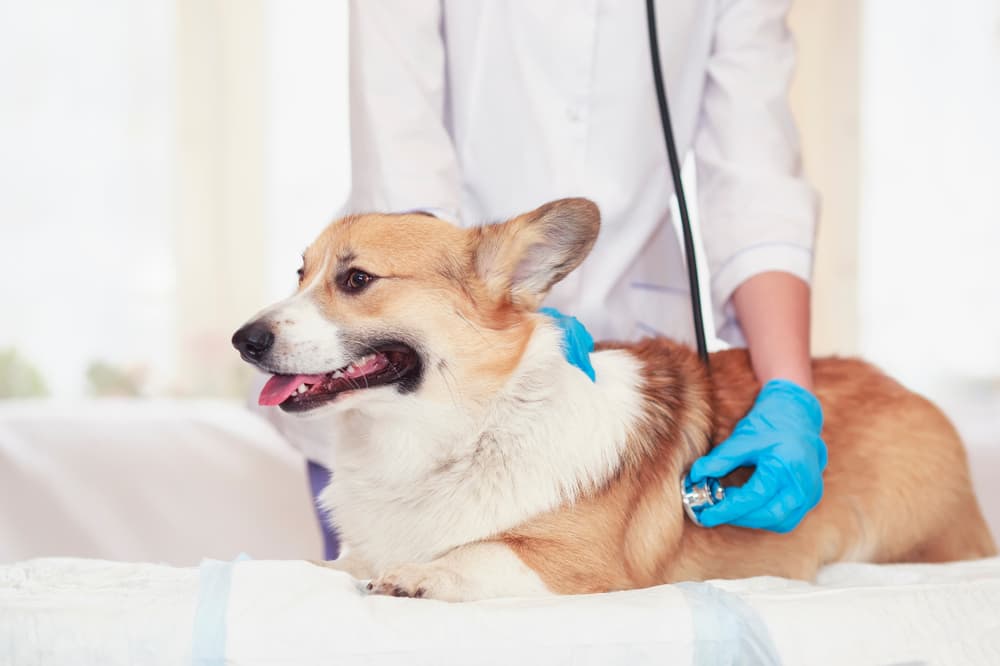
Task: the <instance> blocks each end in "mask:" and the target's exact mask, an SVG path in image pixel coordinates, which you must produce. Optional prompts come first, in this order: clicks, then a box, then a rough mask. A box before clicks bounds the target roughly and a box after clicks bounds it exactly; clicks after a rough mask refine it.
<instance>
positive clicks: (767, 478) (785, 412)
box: [689, 379, 826, 533]
mask: <svg viewBox="0 0 1000 666" xmlns="http://www.w3.org/2000/svg"><path fill="white" fill-rule="evenodd" d="M822 427H823V410H822V408H821V407H820V404H819V401H818V400H817V399H816V397H815V396H814V395H813V394H812V393H810V392H809V391H807V390H805V389H804V388H802V387H800V386H798V385H797V384H794V383H792V382H789V381H785V380H783V379H777V380H773V381H770V382H768V383H767V384H765V385H764V388H762V389H761V391H760V393H759V394H758V396H757V401H756V402H755V403H754V405H753V407H752V408H751V409H750V412H749V413H748V414H747V415H746V416H745V417H743V419H742V420H740V422H739V423H738V424H736V428H735V429H734V430H733V432H732V434H731V435H730V436H729V439H727V440H726V441H724V442H722V443H721V444H719V445H718V446H716V447H715V448H714V449H712V450H711V451H709V452H708V454H707V455H705V456H704V457H702V458H699V459H698V460H696V461H695V463H694V465H692V467H691V472H690V475H689V477H690V479H691V481H692V482H693V483H694V482H698V481H701V480H702V479H704V478H706V477H714V478H718V477H722V476H725V475H726V474H729V473H730V472H732V471H733V470H734V469H736V468H737V467H746V466H750V465H755V466H756V467H757V469H756V470H755V471H754V473H753V475H751V477H750V479H749V480H748V481H747V482H746V484H744V485H743V486H742V487H728V488H726V496H725V499H723V500H722V501H721V502H719V503H718V504H716V505H714V506H710V507H706V508H705V509H703V510H702V511H701V512H700V513H699V514H698V519H699V520H700V521H701V523H702V525H704V526H705V527H715V526H716V525H722V524H724V523H727V524H730V525H737V526H739V527H755V528H757V529H764V530H771V531H774V532H782V533H784V532H791V531H792V530H793V529H794V528H795V526H796V525H798V524H799V522H800V521H801V520H802V518H803V517H804V516H805V515H806V513H808V512H809V510H810V509H812V508H813V507H814V506H816V504H818V503H819V500H820V498H821V497H822V496H823V470H824V469H825V468H826V444H824V443H823V440H822V439H820V429H821V428H822Z"/></svg>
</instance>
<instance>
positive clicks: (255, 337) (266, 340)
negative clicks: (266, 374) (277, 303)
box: [233, 321, 274, 362]
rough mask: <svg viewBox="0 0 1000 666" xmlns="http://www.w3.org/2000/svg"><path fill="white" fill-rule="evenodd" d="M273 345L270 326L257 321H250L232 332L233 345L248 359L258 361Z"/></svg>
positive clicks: (272, 334)
mask: <svg viewBox="0 0 1000 666" xmlns="http://www.w3.org/2000/svg"><path fill="white" fill-rule="evenodd" d="M273 345H274V333H272V332H271V327H270V326H268V325H267V324H264V323H262V322H259V321H254V322H250V323H249V324H247V325H246V326H244V327H243V328H241V329H240V330H238V331H236V333H234V334H233V346H234V347H236V349H237V350H238V351H239V352H240V354H242V356H243V358H245V359H246V360H248V361H251V362H253V361H259V360H260V359H261V358H262V357H263V356H264V354H266V353H267V352H268V351H269V350H270V349H271V347H272V346H273Z"/></svg>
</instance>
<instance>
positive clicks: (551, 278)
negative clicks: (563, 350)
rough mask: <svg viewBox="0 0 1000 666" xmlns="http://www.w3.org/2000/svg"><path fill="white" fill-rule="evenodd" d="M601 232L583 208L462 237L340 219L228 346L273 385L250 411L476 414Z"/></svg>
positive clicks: (427, 221)
mask: <svg viewBox="0 0 1000 666" xmlns="http://www.w3.org/2000/svg"><path fill="white" fill-rule="evenodd" d="M599 227H600V215H599V213H598V210H597V206H595V205H594V204H593V203H592V202H590V201H588V200H586V199H562V200H559V201H554V202H552V203H549V204H546V205H544V206H542V207H541V208H538V209H537V210H534V211H532V212H530V213H526V214H524V215H521V216H519V217H516V218H514V219H512V220H509V221H507V222H504V223H501V224H494V225H490V226H484V227H478V228H472V229H460V228H458V227H455V226H452V225H450V224H448V223H447V222H443V221H441V220H438V219H436V218H433V217H428V216H426V215H419V214H404V215H360V216H352V217H346V218H344V219H341V220H338V221H336V222H334V223H333V224H331V225H330V226H329V227H327V228H326V230H324V231H323V233H322V234H321V235H320V236H319V238H318V239H317V240H316V241H315V242H314V243H313V244H312V245H311V246H310V247H309V249H308V250H306V252H305V254H304V255H303V264H302V268H300V269H299V287H298V290H297V291H296V293H295V294H294V295H292V296H291V297H290V298H288V299H286V300H284V301H281V302H279V303H277V304H275V305H273V306H272V307H270V308H268V309H266V310H265V311H263V312H262V313H261V314H259V315H257V316H256V317H254V319H252V320H251V321H250V322H248V323H247V324H246V325H245V326H243V327H242V328H241V329H240V330H238V331H237V332H236V334H235V335H234V336H233V346H235V347H236V349H238V350H239V352H240V354H241V355H242V357H243V359H244V360H246V361H248V362H249V363H252V364H254V365H256V366H257V367H259V368H260V369H262V370H264V371H266V372H269V373H271V374H273V375H274V376H273V377H272V378H271V379H270V380H269V381H268V383H267V384H266V385H265V387H264V389H263V390H262V392H261V395H260V403H261V404H263V405H280V406H281V408H282V409H283V410H285V411H290V412H301V411H306V410H311V409H313V408H316V407H320V406H323V405H332V406H341V407H345V406H358V405H360V404H370V403H373V402H374V401H380V400H381V401H384V400H386V399H394V398H397V397H398V396H400V395H405V394H411V395H417V396H419V397H427V398H429V399H437V398H440V399H444V400H454V399H455V396H456V395H461V396H462V397H463V399H466V400H482V399H484V398H488V397H489V395H490V394H491V392H495V391H497V390H499V388H500V386H502V384H503V382H504V381H505V380H506V378H507V377H509V375H510V374H511V373H512V372H513V370H514V368H515V367H516V366H517V363H518V361H519V360H520V357H521V354H522V352H523V351H524V348H525V346H526V345H527V342H528V339H529V338H530V336H531V333H532V331H533V330H534V326H535V322H536V321H537V315H536V314H535V311H536V310H537V308H538V306H539V304H540V303H541V301H542V299H543V298H544V296H545V294H546V293H548V291H549V289H551V288H552V286H553V285H554V284H555V283H557V282H558V281H559V280H561V279H562V278H564V277H565V276H566V275H567V274H569V273H570V272H571V271H572V270H573V269H574V268H576V267H577V266H578V265H579V264H580V262H582V261H583V259H584V258H585V257H586V256H587V254H588V252H589V251H590V248H591V247H592V246H593V244H594V241H595V240H596V238H597V233H598V229H599Z"/></svg>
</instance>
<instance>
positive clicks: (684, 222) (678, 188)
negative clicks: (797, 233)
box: [646, 0, 709, 368]
mask: <svg viewBox="0 0 1000 666" xmlns="http://www.w3.org/2000/svg"><path fill="white" fill-rule="evenodd" d="M646 25H647V26H649V55H650V58H651V59H652V61H653V81H654V83H655V84H656V101H657V102H658V103H659V105H660V123H661V124H662V125H663V138H664V140H665V141H666V144H667V157H668V158H669V160H670V175H671V176H673V180H674V192H675V193H676V194H677V207H678V208H679V209H680V212H681V232H682V234H683V236H684V257H685V259H686V262H687V272H688V285H689V289H690V293H691V316H692V318H693V319H694V337H695V343H696V345H697V347H698V356H699V357H700V358H701V361H702V363H704V364H705V367H706V368H708V367H709V365H708V345H707V344H706V342H705V321H704V317H703V316H702V312H701V287H700V285H699V282H698V264H697V260H696V258H695V252H694V236H693V234H692V233H691V218H690V217H689V216H688V208H687V200H686V199H685V197H684V184H683V183H682V182H681V164H680V159H678V157H677V143H676V142H675V141H674V131H673V128H672V126H671V125H670V110H669V108H668V107H667V91H666V88H665V87H664V85H663V67H662V65H661V64H660V45H659V41H658V40H657V38H656V9H655V8H654V7H653V0H646Z"/></svg>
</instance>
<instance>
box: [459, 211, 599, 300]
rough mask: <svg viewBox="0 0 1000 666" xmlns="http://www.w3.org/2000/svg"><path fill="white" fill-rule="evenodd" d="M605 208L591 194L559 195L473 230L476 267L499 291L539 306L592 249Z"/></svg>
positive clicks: (512, 297) (494, 288)
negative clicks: (563, 196)
mask: <svg viewBox="0 0 1000 666" xmlns="http://www.w3.org/2000/svg"><path fill="white" fill-rule="evenodd" d="M600 227H601V213H600V211H599V210H598V209H597V205H596V204H595V203H594V202H593V201H590V200H589V199H579V198H577V199H559V200H558V201H553V202H551V203H547V204H545V205H544V206H542V207H540V208H536V209H535V210H533V211H531V212H530V213H525V214H524V215H520V216H518V217H515V218H514V219H512V220H509V221H507V222H504V223H502V224H493V225H489V226H485V227H479V228H477V229H475V230H473V232H472V233H474V234H475V239H474V244H475V246H474V252H475V268H476V272H477V274H478V275H479V277H480V278H481V279H482V280H483V282H484V283H485V284H486V286H487V288H488V289H489V290H490V291H492V292H494V293H503V292H509V293H510V295H511V299H512V300H513V301H514V302H515V303H517V304H518V305H521V306H523V307H526V308H536V307H538V305H539V304H540V303H541V302H542V299H543V298H544V297H545V294H547V293H548V291H549V289H551V288H552V286H553V285H554V284H555V283H557V282H559V280H562V279H563V278H564V277H566V276H567V275H569V273H570V272H572V271H573V269H574V268H576V267H577V266H579V265H580V263H581V262H582V261H583V260H584V259H585V258H586V256H587V254H589V253H590V249H591V248H592V247H593V246H594V241H596V240H597V233H598V231H599V230H600Z"/></svg>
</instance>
